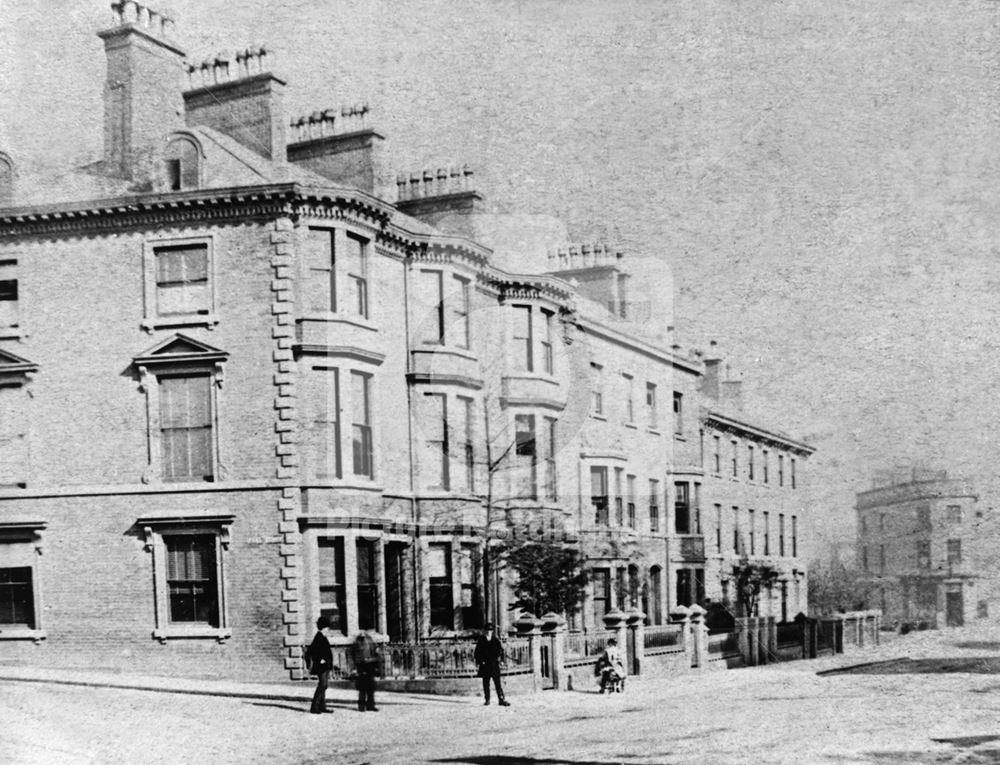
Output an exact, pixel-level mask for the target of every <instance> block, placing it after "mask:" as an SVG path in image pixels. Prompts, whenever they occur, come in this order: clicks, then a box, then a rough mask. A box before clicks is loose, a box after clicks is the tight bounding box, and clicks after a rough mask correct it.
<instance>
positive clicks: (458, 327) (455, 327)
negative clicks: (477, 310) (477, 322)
mask: <svg viewBox="0 0 1000 765" xmlns="http://www.w3.org/2000/svg"><path fill="white" fill-rule="evenodd" d="M451 278H452V287H453V288H454V295H453V299H452V300H451V301H450V305H451V332H452V342H453V343H454V345H455V346H456V347H458V348H466V349H468V347H469V280H468V279H466V278H465V277H464V276H459V275H458V274H453V275H452V277H451Z"/></svg>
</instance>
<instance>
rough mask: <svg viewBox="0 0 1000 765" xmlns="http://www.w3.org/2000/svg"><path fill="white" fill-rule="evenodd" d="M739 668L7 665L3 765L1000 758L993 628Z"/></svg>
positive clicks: (998, 642) (900, 762)
mask: <svg viewBox="0 0 1000 765" xmlns="http://www.w3.org/2000/svg"><path fill="white" fill-rule="evenodd" d="M885 637H886V638H887V639H886V640H885V641H884V642H883V643H882V645H880V646H878V647H872V648H866V649H864V650H859V651H854V652H853V653H847V654H841V655H838V656H828V657H824V658H821V659H817V660H812V661H793V662H782V663H778V664H771V665H767V666H763V667H757V668H751V669H739V670H719V671H709V672H703V673H698V672H689V673H678V674H676V675H670V676H666V677H656V678H653V677H644V678H634V679H630V680H629V683H628V687H627V688H626V690H625V693H623V694H613V695H611V696H607V695H605V696H601V695H599V694H597V692H596V687H587V688H579V689H577V690H576V691H573V692H566V693H560V692H544V693H534V694H523V695H522V694H515V695H513V696H512V698H511V700H512V702H513V705H512V706H511V707H508V708H499V707H497V706H496V705H495V704H494V705H493V706H491V707H484V706H483V704H482V700H481V698H476V697H454V696H429V695H422V694H411V693H387V692H380V693H379V695H378V699H377V701H378V706H379V708H380V709H381V710H382V711H381V712H380V713H379V714H360V713H358V712H357V710H356V708H355V705H354V698H355V696H354V692H353V690H352V689H350V688H333V689H331V691H330V694H329V697H328V700H329V707H330V709H331V711H332V712H333V713H332V714H328V715H310V714H308V713H307V712H308V706H309V698H310V696H311V693H312V684H311V683H292V682H285V683H261V682H247V681H243V680H240V679H231V680H230V679H204V678H194V679H185V678H177V677H170V678H165V677H150V676H144V675H137V674H129V673H118V672H111V671H107V670H101V669H97V668H85V667H76V668H72V669H68V670H67V669H52V668H44V669H43V668H27V667H15V666H11V665H0V762H4V763H6V762H10V763H17V765H35V764H36V763H37V764H38V765H42V764H43V763H44V765H50V763H59V765H77V763H79V765H97V764H98V763H100V764H101V765H104V764H105V763H107V762H122V763H133V762H135V763H142V764H143V765H146V764H147V763H149V764H151V765H152V764H154V763H170V765H175V764H176V763H183V762H212V763H213V764H214V765H224V764H227V763H234V765H236V764H237V763H238V764H239V765H243V764H244V763H257V762H260V763H267V764H268V765H303V764H304V763H310V764H311V763H317V765H318V764H319V763H326V762H329V761H330V760H331V759H333V760H334V761H336V762H339V763H345V764H354V763H356V764H357V765H364V764H368V765H371V764H373V763H379V765H387V764H388V763H407V764H409V763H446V762H447V763H466V764H467V765H515V764H516V765H520V764H523V763H532V764H533V765H543V764H544V765H555V764H557V763H558V764H566V765H569V764H572V765H617V763H628V765H639V764H640V763H646V764H648V765H665V764H667V763H669V764H670V765H687V764H688V763H711V764H712V765H745V764H746V763H748V762H753V763H755V765H757V764H762V763H768V764H770V763H774V764H775V765H802V763H807V764H808V763H817V764H818V765H828V764H829V763H841V762H845V763H846V762H850V763H873V764H874V765H889V764H890V763H891V764H892V765H911V764H912V763H921V764H923V763H927V764H928V765H929V764H930V763H934V764H935V765H937V764H939V763H956V765H957V764H958V763H963V764H964V765H967V764H968V763H1000V724H998V722H997V720H998V719H1000V679H998V678H995V677H993V675H995V674H1000V661H997V660H998V659H1000V624H980V625H977V626H975V627H969V628H966V629H963V630H940V631H928V632H921V633H911V634H910V635H906V636H892V635H889V634H886V635H885Z"/></svg>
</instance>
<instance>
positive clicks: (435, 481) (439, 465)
mask: <svg viewBox="0 0 1000 765" xmlns="http://www.w3.org/2000/svg"><path fill="white" fill-rule="evenodd" d="M423 408H424V413H425V416H424V423H423V427H424V433H425V434H426V436H425V441H424V454H423V459H422V460H421V464H422V468H423V469H422V472H423V474H424V481H425V486H426V488H428V489H443V490H445V491H448V490H449V489H450V488H451V471H450V464H449V453H450V448H449V443H448V441H449V432H448V401H447V398H446V397H445V395H444V394H443V393H425V394H424V407H423Z"/></svg>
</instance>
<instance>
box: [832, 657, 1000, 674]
mask: <svg viewBox="0 0 1000 765" xmlns="http://www.w3.org/2000/svg"><path fill="white" fill-rule="evenodd" d="M955 673H965V674H970V675H996V674H1000V657H996V658H994V657H980V658H969V659H954V658H941V659H891V660H889V661H878V662H872V663H870V664H857V665H855V666H853V667H840V668H838V669H828V670H825V671H823V672H817V673H816V674H817V675H820V676H821V677H825V676H827V675H942V674H955Z"/></svg>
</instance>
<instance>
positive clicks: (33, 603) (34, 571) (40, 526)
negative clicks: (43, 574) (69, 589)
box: [0, 521, 45, 642]
mask: <svg viewBox="0 0 1000 765" xmlns="http://www.w3.org/2000/svg"><path fill="white" fill-rule="evenodd" d="M44 528H45V523H44V522H43V521H37V522H29V521H13V522H6V523H5V522H2V521H0V640H20V639H29V640H34V641H36V642H38V641H39V640H41V639H42V638H44V637H45V633H44V632H43V631H42V624H41V621H42V604H41V597H40V594H41V588H40V583H39V574H40V571H39V567H38V562H39V560H40V557H39V556H40V554H41V552H42V531H43V530H44Z"/></svg>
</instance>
